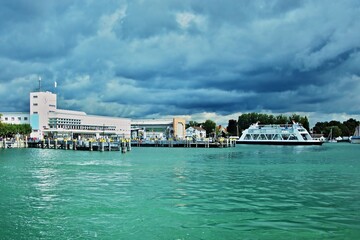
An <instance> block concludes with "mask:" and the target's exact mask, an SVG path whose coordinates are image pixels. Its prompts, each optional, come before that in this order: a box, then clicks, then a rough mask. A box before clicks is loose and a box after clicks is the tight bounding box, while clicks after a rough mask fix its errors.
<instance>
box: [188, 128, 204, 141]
mask: <svg viewBox="0 0 360 240" xmlns="http://www.w3.org/2000/svg"><path fill="white" fill-rule="evenodd" d="M186 137H192V138H196V139H202V138H206V130H205V129H203V128H201V127H188V128H187V129H186Z"/></svg>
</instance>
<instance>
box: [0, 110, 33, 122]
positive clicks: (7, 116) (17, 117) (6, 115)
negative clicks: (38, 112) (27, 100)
mask: <svg viewBox="0 0 360 240" xmlns="http://www.w3.org/2000/svg"><path fill="white" fill-rule="evenodd" d="M1 114H2V116H1V117H0V121H1V122H3V123H7V124H30V114H29V113H27V112H1Z"/></svg>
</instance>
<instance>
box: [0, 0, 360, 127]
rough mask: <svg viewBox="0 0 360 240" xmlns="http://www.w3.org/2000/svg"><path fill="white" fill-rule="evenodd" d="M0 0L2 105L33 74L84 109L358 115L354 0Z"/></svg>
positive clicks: (18, 99) (359, 40)
mask: <svg viewBox="0 0 360 240" xmlns="http://www.w3.org/2000/svg"><path fill="white" fill-rule="evenodd" d="M0 4H1V8H0V112H11V111H20V112H22V111H25V112H26V111H29V93H30V92H31V91H36V90H37V89H38V85H39V84H38V80H39V77H40V78H41V88H42V90H48V91H52V92H56V93H57V94H58V108H61V109H68V110H78V111H85V112H86V113H88V114H94V115H105V116H115V117H125V118H132V119H139V118H141V119H142V118H172V117H174V116H182V117H185V118H186V119H187V120H188V121H190V120H192V121H197V122H203V121H205V120H207V119H211V120H213V121H215V122H216V123H217V124H223V125H227V123H228V120H230V119H235V120H237V118H238V116H239V115H241V114H243V113H249V112H258V113H267V114H274V115H278V114H286V115H291V114H293V113H296V114H300V115H302V116H304V115H305V116H307V117H308V118H309V120H310V124H312V125H314V124H315V123H316V122H318V121H331V120H338V121H345V120H347V119H349V118H351V117H353V118H356V119H357V120H360V52H359V51H360V24H359V23H360V1H358V0H343V1H328V0H317V1H309V0H292V1H288V0H283V1H274V0H251V1H250V0H246V1H245V0H223V1H214V0H181V1H179V0H177V1H174V0H146V1H145V0H129V1H126V0H107V1H98V0H78V1H73V0H62V1H55V0H38V1H28V0H12V1H8V0H0ZM55 82H56V85H57V87H56V88H55V85H54V83H55Z"/></svg>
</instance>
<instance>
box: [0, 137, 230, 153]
mask: <svg viewBox="0 0 360 240" xmlns="http://www.w3.org/2000/svg"><path fill="white" fill-rule="evenodd" d="M235 145H236V141H235V140H233V139H228V138H221V139H218V140H217V141H214V142H213V141H210V140H205V141H193V140H172V139H169V140H157V139H155V140H147V141H144V140H130V139H121V140H118V141H110V140H107V141H105V140H104V139H100V140H98V141H96V140H91V141H82V140H58V139H49V138H48V139H43V140H28V139H25V140H18V141H5V140H3V141H1V142H0V148H41V149H62V150H74V151H100V152H109V151H121V152H122V153H126V152H129V151H131V148H132V147H168V148H228V147H235Z"/></svg>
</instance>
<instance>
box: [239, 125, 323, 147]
mask: <svg viewBox="0 0 360 240" xmlns="http://www.w3.org/2000/svg"><path fill="white" fill-rule="evenodd" d="M236 143H237V144H268V145H321V144H323V142H322V141H320V140H315V139H313V138H312V137H311V136H310V134H309V132H308V131H307V130H306V129H305V128H304V127H303V126H302V125H301V124H299V123H295V122H294V123H293V124H285V125H274V124H272V125H259V124H258V123H255V124H252V125H251V126H250V127H249V128H248V129H246V130H244V131H243V133H242V135H241V137H240V139H239V140H237V141H236Z"/></svg>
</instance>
